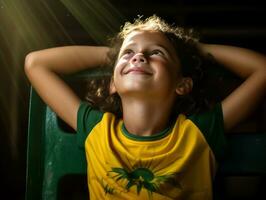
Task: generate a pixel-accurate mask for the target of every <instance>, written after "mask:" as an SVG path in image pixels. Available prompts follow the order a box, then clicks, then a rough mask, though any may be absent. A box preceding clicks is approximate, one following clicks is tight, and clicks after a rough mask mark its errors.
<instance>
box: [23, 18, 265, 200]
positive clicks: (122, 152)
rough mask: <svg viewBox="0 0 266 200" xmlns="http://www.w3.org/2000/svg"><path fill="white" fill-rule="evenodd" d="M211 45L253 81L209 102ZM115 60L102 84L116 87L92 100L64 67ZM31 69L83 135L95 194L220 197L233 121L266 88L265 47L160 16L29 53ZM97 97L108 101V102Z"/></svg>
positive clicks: (45, 94) (36, 82) (47, 99)
mask: <svg viewBox="0 0 266 200" xmlns="http://www.w3.org/2000/svg"><path fill="white" fill-rule="evenodd" d="M209 53H210V54H212V55H213V57H214V58H215V59H216V60H217V62H218V63H220V64H221V65H223V66H225V67H226V68H227V69H229V70H231V71H232V72H234V73H235V74H237V75H238V76H240V77H241V78H244V79H245V81H244V82H243V83H242V84H241V85H240V86H239V87H238V88H237V89H236V90H234V91H233V92H232V93H231V94H230V95H229V96H228V97H226V98H225V99H224V100H222V102H221V103H217V104H216V105H215V106H213V107H211V108H210V109H207V110H205V111H202V110H200V109H197V107H201V105H202V104H201V103H198V102H197V100H200V99H197V98H198V97H200V95H199V94H200V93H199V90H200V89H199V85H200V82H201V81H202V80H203V78H204V76H203V75H202V74H203V73H202V72H203V66H202V63H204V62H203V60H204V59H205V57H206V55H207V54H209ZM112 57H115V59H114V60H112V59H111V58H112ZM108 62H113V75H112V76H111V78H110V79H107V81H103V83H106V82H107V83H108V86H107V87H105V88H98V89H97V90H96V95H98V96H101V94H106V92H105V93H104V92H102V91H103V89H107V90H108V92H107V95H104V96H103V97H104V99H105V100H99V98H94V97H92V96H91V95H90V97H89V100H90V102H91V104H92V105H93V106H90V104H88V103H85V102H81V100H80V99H79V98H78V97H77V96H76V95H75V94H74V93H73V92H72V90H71V89H70V88H69V87H68V86H67V85H66V84H65V83H64V82H63V81H62V79H60V76H59V75H63V74H71V73H74V72H77V71H80V70H84V69H86V68H92V67H96V66H102V65H106V63H108ZM25 72H26V74H27V76H28V78H29V80H30V82H31V83H32V85H33V87H34V88H35V89H36V90H37V92H38V93H39V95H40V96H41V97H42V98H43V100H44V101H45V102H46V103H47V104H48V105H49V106H50V107H51V108H52V109H53V110H54V111H55V112H56V113H57V114H58V115H59V116H60V117H61V118H62V119H63V120H64V121H65V122H66V123H68V124H69V125H70V126H71V127H73V128H74V129H75V130H77V133H78V134H79V136H78V137H79V139H80V141H81V142H83V143H84V145H85V149H86V158H87V162H88V185H89V192H90V199H199V200H202V199H204V200H205V199H212V180H213V179H214V176H215V171H216V169H217V161H219V159H220V157H221V155H222V154H223V151H224V145H225V139H224V130H225V131H227V130H229V129H230V128H232V127H234V126H235V125H236V124H237V123H238V122H240V121H241V120H243V119H244V118H245V117H246V116H247V115H248V114H249V113H250V112H251V111H252V110H253V109H254V107H255V105H256V104H257V103H258V102H259V100H260V99H261V98H262V97H263V94H264V92H265V88H266V58H265V57H264V56H263V55H261V54H259V53H255V52H253V51H251V50H247V49H243V48H238V47H231V46H223V45H207V44H202V43H199V42H198V41H197V39H195V38H194V37H193V36H192V35H191V34H190V32H189V31H186V30H184V29H182V28H179V27H171V26H170V25H168V24H167V23H166V22H164V21H163V20H161V19H160V18H159V17H157V16H152V17H150V18H148V19H146V20H141V19H138V20H136V21H135V22H134V23H133V24H131V23H126V24H125V26H124V27H123V30H122V31H121V32H120V33H119V34H118V36H117V38H116V40H115V42H114V47H113V49H110V48H108V47H92V46H70V47H58V48H52V49H46V50H41V51H36V52H33V53H30V54H29V55H27V57H26V60H25ZM190 93H192V95H191V96H189V94H190ZM184 96H186V97H187V96H188V97H189V98H183V97H184ZM97 99H98V100H99V101H98V100H97ZM188 99H192V101H188ZM117 100H118V102H117ZM97 102H98V103H99V102H104V103H103V104H102V106H101V105H100V106H98V107H99V109H100V110H99V109H95V106H97V105H96V104H97ZM188 102H189V103H188ZM191 102H192V103H191ZM195 102H196V103H195ZM202 102H203V101H202ZM106 103H107V104H111V105H114V106H111V108H110V107H108V106H104V105H106ZM176 105H177V106H176ZM184 105H187V106H189V107H188V108H185V109H184ZM108 109H109V112H107V111H108ZM110 111H111V112H110ZM113 113H115V114H117V115H115V114H113Z"/></svg>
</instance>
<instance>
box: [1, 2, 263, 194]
mask: <svg viewBox="0 0 266 200" xmlns="http://www.w3.org/2000/svg"><path fill="white" fill-rule="evenodd" d="M152 14H157V15H159V16H161V17H163V18H164V19H166V20H167V21H168V22H169V23H175V24H177V25H181V26H185V27H193V28H195V29H196V30H198V31H199V32H200V33H201V35H202V39H201V41H203V42H208V43H221V44H231V45H236V46H241V47H246V48H250V49H253V50H256V51H259V52H261V53H263V54H265V53H266V47H265V45H266V26H265V25H266V24H265V19H266V9H265V6H264V5H263V3H259V1H255V0H249V1H248V0H242V1H240V0H237V1H236V0H235V1H229V0H219V1H214V0H213V1H212V0H205V1H196V0H145V1H144V0H134V1H128V0H127V1H124V0H84V1H75V0H61V1H60V0H0V92H1V93H0V94H1V95H0V153H1V154H0V156H1V161H0V178H1V187H0V190H1V191H0V195H1V196H0V199H24V193H25V181H26V167H27V166H26V145H27V125H28V109H29V94H30V93H29V91H30V84H29V82H28V81H27V79H26V77H25V75H24V71H23V65H24V58H25V56H26V55H27V53H29V52H31V51H34V50H39V49H43V48H49V47H55V46H63V45H73V44H80V45H101V44H104V43H105V41H106V36H112V35H113V34H114V33H115V32H117V31H118V30H119V27H120V26H121V25H122V24H123V23H124V22H125V21H128V20H130V21H132V20H133V19H134V18H136V17H137V15H143V16H144V17H146V16H150V15H152ZM43 81H45V80H43ZM265 108H266V106H265V100H264V101H263V102H262V103H261V104H260V105H259V106H258V109H257V110H256V111H254V113H252V114H251V115H250V117H249V119H248V120H246V121H245V122H243V123H242V124H240V125H239V126H238V127H237V128H236V129H235V130H233V131H232V132H234V131H235V132H237V131H238V132H239V131H242V132H245V131H247V132H250V131H254V132H256V131H264V132H265V131H266V127H265V122H266V121H265V119H266V118H265V115H266V114H265V113H266V109H265ZM5 195H7V196H6V197H4V196H5Z"/></svg>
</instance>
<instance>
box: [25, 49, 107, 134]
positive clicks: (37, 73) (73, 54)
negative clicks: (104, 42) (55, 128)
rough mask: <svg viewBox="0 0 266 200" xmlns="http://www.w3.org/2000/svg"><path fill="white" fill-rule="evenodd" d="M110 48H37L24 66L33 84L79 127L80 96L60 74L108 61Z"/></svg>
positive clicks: (59, 112)
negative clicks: (77, 123)
mask: <svg viewBox="0 0 266 200" xmlns="http://www.w3.org/2000/svg"><path fill="white" fill-rule="evenodd" d="M108 50H109V49H108V48H107V47H92V46H68V47H58V48H51V49H45V50H40V51H35V52H32V53H30V54H28V55H27V56H26V59H25V67H24V68H25V73H26V75H27V77H28V78H29V80H30V82H31V84H32V86H33V87H34V89H35V90H36V91H37V92H38V94H39V95H40V96H41V98H42V99H43V100H44V102H45V103H46V104H48V105H49V106H50V107H51V108H52V109H53V110H54V111H55V112H56V113H57V114H58V115H59V116H60V117H61V118H62V119H63V120H64V121H65V122H66V123H67V124H69V125H70V126H71V127H73V128H74V129H75V130H76V126H77V125H76V122H77V111H78V107H79V104H80V99H79V97H78V96H77V95H76V94H75V93H74V92H73V91H72V90H71V89H70V87H69V86H68V85H67V84H66V83H65V82H64V81H63V80H62V79H61V78H60V76H59V75H60V74H61V75H62V74H70V73H74V72H77V71H81V70H84V69H86V68H92V67H96V66H99V65H101V64H104V63H105V61H106V54H107V52H108Z"/></svg>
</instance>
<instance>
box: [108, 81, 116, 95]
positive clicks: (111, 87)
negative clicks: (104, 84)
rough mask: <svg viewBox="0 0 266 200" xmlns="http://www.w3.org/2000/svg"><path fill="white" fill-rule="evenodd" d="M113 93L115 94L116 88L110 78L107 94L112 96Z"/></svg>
mask: <svg viewBox="0 0 266 200" xmlns="http://www.w3.org/2000/svg"><path fill="white" fill-rule="evenodd" d="M114 93H116V88H115V84H114V79H113V77H112V78H111V81H110V86H109V94H114Z"/></svg>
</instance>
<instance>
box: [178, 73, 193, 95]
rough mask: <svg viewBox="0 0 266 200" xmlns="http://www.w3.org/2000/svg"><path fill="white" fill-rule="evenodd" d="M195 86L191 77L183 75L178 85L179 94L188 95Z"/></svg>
mask: <svg viewBox="0 0 266 200" xmlns="http://www.w3.org/2000/svg"><path fill="white" fill-rule="evenodd" d="M192 88H193V80H192V78H190V77H182V78H181V80H180V81H179V83H178V84H177V87H176V93H177V94H178V95H186V94H188V93H190V92H191V90H192Z"/></svg>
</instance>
